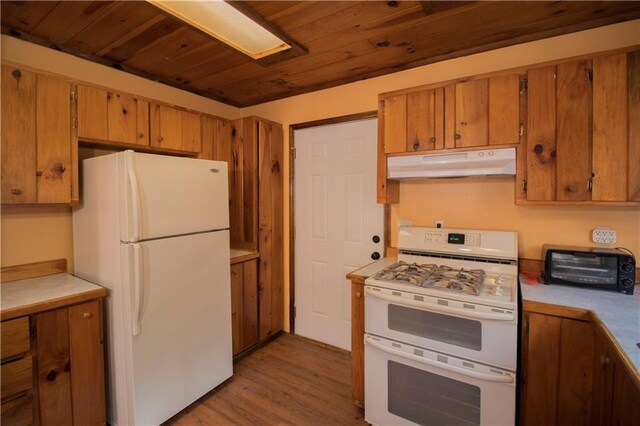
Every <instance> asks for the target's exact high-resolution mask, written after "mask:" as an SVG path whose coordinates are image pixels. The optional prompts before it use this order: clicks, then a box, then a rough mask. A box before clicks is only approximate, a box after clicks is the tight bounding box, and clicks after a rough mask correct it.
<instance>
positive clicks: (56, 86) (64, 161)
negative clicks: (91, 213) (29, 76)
mask: <svg viewBox="0 0 640 426" xmlns="http://www.w3.org/2000/svg"><path fill="white" fill-rule="evenodd" d="M36 80H37V89H36V117H37V119H36V148H37V150H36V170H37V171H36V177H37V201H38V203H64V204H68V203H69V202H70V201H71V101H70V96H71V84H70V83H69V82H68V81H66V80H63V79H60V78H57V77H51V76H44V75H38V76H37V79H36Z"/></svg>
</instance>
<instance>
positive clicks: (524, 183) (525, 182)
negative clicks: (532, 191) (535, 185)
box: [522, 179, 527, 192]
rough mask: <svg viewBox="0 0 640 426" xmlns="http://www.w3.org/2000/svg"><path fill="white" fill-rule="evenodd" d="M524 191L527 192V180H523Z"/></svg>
mask: <svg viewBox="0 0 640 426" xmlns="http://www.w3.org/2000/svg"><path fill="white" fill-rule="evenodd" d="M522 192H527V180H526V179H523V180H522Z"/></svg>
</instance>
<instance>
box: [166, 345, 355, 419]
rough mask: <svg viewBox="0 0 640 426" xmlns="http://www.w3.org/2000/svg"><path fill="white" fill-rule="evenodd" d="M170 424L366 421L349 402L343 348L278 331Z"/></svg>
mask: <svg viewBox="0 0 640 426" xmlns="http://www.w3.org/2000/svg"><path fill="white" fill-rule="evenodd" d="M233 370H234V374H233V377H232V378H231V379H229V380H228V381H227V382H225V383H224V384H222V385H221V386H219V387H218V388H217V389H215V390H213V391H211V392H209V393H208V394H206V395H204V396H203V397H202V398H200V399H199V400H198V401H196V402H194V403H193V404H191V405H190V406H189V407H187V408H186V409H185V410H184V411H182V412H181V413H179V414H178V415H176V416H175V417H173V418H172V419H171V420H169V422H167V424H170V425H230V424H241V425H366V424H367V423H366V422H364V420H363V418H362V414H363V413H362V410H360V409H358V408H356V407H355V406H354V405H353V404H352V401H351V385H350V380H351V367H350V360H349V354H348V353H347V352H343V351H338V350H332V349H328V348H324V347H322V346H319V345H316V344H314V343H311V342H308V341H305V340H302V339H299V338H297V337H293V336H290V335H287V334H285V335H282V336H280V337H278V338H277V339H275V340H274V341H273V342H271V343H269V344H268V345H267V346H265V347H263V348H261V349H259V350H257V351H256V352H254V353H252V354H251V355H249V356H247V357H246V358H244V359H242V360H240V361H239V362H238V363H237V364H235V365H234V368H233Z"/></svg>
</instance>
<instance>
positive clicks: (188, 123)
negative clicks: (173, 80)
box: [151, 104, 202, 152]
mask: <svg viewBox="0 0 640 426" xmlns="http://www.w3.org/2000/svg"><path fill="white" fill-rule="evenodd" d="M151 146H152V147H156V148H164V149H171V150H175V151H188V152H200V150H201V149H202V133H201V125H200V114H198V113H194V112H190V111H184V110H180V109H177V108H173V107H171V106H169V105H162V104H152V106H151Z"/></svg>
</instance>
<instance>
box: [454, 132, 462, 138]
mask: <svg viewBox="0 0 640 426" xmlns="http://www.w3.org/2000/svg"><path fill="white" fill-rule="evenodd" d="M461 137H462V136H460V133H456V134H455V135H453V138H454V139H460V138H461Z"/></svg>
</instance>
